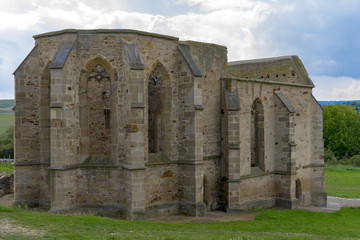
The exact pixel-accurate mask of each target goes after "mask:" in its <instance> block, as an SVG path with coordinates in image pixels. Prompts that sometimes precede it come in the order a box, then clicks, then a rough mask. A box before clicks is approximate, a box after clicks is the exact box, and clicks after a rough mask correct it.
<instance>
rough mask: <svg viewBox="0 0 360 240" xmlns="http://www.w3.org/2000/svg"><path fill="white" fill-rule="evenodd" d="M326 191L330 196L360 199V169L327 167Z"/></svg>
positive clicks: (342, 166) (345, 166)
mask: <svg viewBox="0 0 360 240" xmlns="http://www.w3.org/2000/svg"><path fill="white" fill-rule="evenodd" d="M325 191H326V192H327V194H328V196H338V197H346V198H360V167H355V166H349V165H326V166H325Z"/></svg>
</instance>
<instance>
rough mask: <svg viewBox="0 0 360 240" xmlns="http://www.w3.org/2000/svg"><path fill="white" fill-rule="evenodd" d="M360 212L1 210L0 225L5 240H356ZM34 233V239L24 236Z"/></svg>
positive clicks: (358, 235) (347, 210)
mask: <svg viewBox="0 0 360 240" xmlns="http://www.w3.org/2000/svg"><path fill="white" fill-rule="evenodd" d="M359 219H360V208H343V209H341V210H340V211H338V212H333V213H316V212H309V211H303V210H282V211H279V210H267V211H264V212H262V213H260V214H258V215H257V216H256V217H255V220H251V221H233V222H214V223H159V222H148V221H123V220H115V219H109V218H103V217H96V216H85V215H83V216H71V215H58V214H48V213H33V212H30V211H26V210H18V209H9V208H3V207H0V221H1V222H3V223H5V222H7V223H11V224H12V225H13V226H15V227H13V229H14V230H16V229H18V228H22V229H25V230H23V231H22V232H21V231H19V232H17V233H1V232H0V238H4V239H5V238H6V239H12V238H13V239H341V238H344V239H345V238H346V239H349V238H359V237H360V220H359ZM28 232H33V233H34V236H31V235H25V234H26V233H28Z"/></svg>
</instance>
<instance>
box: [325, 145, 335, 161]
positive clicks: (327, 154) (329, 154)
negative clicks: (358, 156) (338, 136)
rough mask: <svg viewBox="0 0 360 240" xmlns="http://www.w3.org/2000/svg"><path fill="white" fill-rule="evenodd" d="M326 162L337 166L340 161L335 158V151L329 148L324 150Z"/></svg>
mask: <svg viewBox="0 0 360 240" xmlns="http://www.w3.org/2000/svg"><path fill="white" fill-rule="evenodd" d="M324 161H325V162H326V163H329V164H335V163H337V162H338V159H337V158H336V157H335V154H334V153H333V151H331V150H330V149H328V148H325V150H324Z"/></svg>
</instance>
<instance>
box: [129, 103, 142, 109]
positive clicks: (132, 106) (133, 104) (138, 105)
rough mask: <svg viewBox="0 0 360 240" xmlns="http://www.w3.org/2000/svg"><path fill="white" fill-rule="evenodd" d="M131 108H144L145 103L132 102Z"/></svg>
mask: <svg viewBox="0 0 360 240" xmlns="http://www.w3.org/2000/svg"><path fill="white" fill-rule="evenodd" d="M131 108H145V103H143V102H132V103H131Z"/></svg>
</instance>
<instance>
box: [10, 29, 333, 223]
mask: <svg viewBox="0 0 360 240" xmlns="http://www.w3.org/2000/svg"><path fill="white" fill-rule="evenodd" d="M34 39H35V46H34V48H33V50H32V51H31V52H30V53H29V55H28V56H27V57H26V58H25V59H24V61H23V62H22V63H21V64H20V66H19V67H18V68H17V69H16V70H15V72H14V75H15V104H16V106H15V108H14V112H15V162H14V166H15V180H14V186H15V199H14V203H15V204H28V205H29V206H37V205H42V206H44V207H47V208H49V211H51V212H72V211H86V212H93V213H97V214H101V215H106V216H113V217H120V218H125V219H145V218H146V217H153V216H159V215H164V214H180V213H181V214H187V215H192V216H204V214H205V213H206V211H211V210H215V209H222V210H226V211H238V210H244V209H250V208H263V207H273V206H280V207H285V208H296V207H297V206H299V205H316V206H325V205H326V193H325V192H324V176H323V170H324V165H323V163H324V161H323V140H322V122H321V118H322V109H321V107H320V105H319V104H318V103H317V101H316V100H315V99H314V97H313V96H312V94H311V92H312V88H313V87H314V85H313V83H312V81H311V79H310V78H309V76H308V74H307V72H306V70H305V67H304V66H303V64H302V62H301V60H300V59H299V58H298V57H297V56H284V57H275V58H268V59H257V60H246V61H237V62H227V49H226V47H224V46H219V45H216V44H208V43H200V42H192V41H179V39H178V38H176V37H171V36H165V35H160V34H155V33H148V32H141V31H135V30H62V31H57V32H49V33H44V34H40V35H36V36H34ZM239 44H241V40H239Z"/></svg>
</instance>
